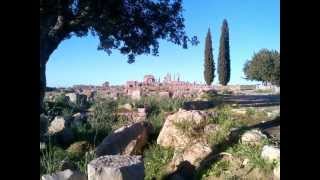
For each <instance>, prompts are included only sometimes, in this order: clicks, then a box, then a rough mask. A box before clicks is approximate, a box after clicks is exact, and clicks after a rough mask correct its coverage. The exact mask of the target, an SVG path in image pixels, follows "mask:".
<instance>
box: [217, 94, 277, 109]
mask: <svg viewBox="0 0 320 180" xmlns="http://www.w3.org/2000/svg"><path fill="white" fill-rule="evenodd" d="M223 99H224V100H223V101H224V102H226V103H234V104H238V105H239V106H241V107H248V106H251V107H262V106H275V105H280V95H225V96H224V97H223Z"/></svg>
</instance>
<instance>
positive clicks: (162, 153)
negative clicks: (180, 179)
mask: <svg viewBox="0 0 320 180" xmlns="http://www.w3.org/2000/svg"><path fill="white" fill-rule="evenodd" d="M172 157H173V150H172V149H169V148H163V147H160V146H159V145H157V144H152V145H151V146H149V148H148V149H147V150H146V151H145V152H144V166H145V178H144V179H145V180H154V179H156V180H160V179H162V178H163V177H164V175H165V170H164V169H165V165H167V164H168V163H169V162H170V161H171V159H172Z"/></svg>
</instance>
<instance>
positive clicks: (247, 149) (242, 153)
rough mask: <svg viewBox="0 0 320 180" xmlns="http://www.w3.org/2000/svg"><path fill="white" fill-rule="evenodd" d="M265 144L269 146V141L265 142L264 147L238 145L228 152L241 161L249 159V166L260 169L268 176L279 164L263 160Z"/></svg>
mask: <svg viewBox="0 0 320 180" xmlns="http://www.w3.org/2000/svg"><path fill="white" fill-rule="evenodd" d="M265 144H268V141H264V142H263V143H262V145H256V146H253V145H248V144H241V143H238V144H236V145H234V146H231V147H230V148H229V149H228V150H227V152H229V153H231V154H232V155H234V156H236V157H239V158H241V159H245V158H248V159H249V165H250V166H251V167H252V168H258V169H260V170H262V171H263V172H264V173H266V174H267V173H272V170H273V168H274V167H275V165H276V163H277V162H272V163H270V162H267V161H266V160H264V159H263V158H261V151H262V147H263V145H265Z"/></svg>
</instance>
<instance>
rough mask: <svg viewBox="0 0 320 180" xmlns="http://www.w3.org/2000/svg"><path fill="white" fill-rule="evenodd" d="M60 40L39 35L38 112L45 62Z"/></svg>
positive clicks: (41, 96)
mask: <svg viewBox="0 0 320 180" xmlns="http://www.w3.org/2000/svg"><path fill="white" fill-rule="evenodd" d="M60 42H61V40H60V41H53V40H51V39H49V38H48V37H40V113H43V110H44V109H43V108H44V106H43V99H44V95H45V91H46V87H47V86H46V64H47V62H48V60H49V57H50V55H51V54H52V53H53V51H54V50H55V49H56V48H57V47H58V45H59V43H60Z"/></svg>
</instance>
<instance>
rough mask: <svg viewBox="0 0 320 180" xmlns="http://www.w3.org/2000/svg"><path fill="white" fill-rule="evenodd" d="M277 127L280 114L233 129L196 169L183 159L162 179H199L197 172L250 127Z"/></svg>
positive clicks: (219, 157) (264, 128)
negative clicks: (266, 120) (267, 119)
mask: <svg viewBox="0 0 320 180" xmlns="http://www.w3.org/2000/svg"><path fill="white" fill-rule="evenodd" d="M277 127H280V116H278V117H276V118H275V119H273V120H271V121H268V122H264V123H259V124H255V125H252V126H246V127H242V128H240V129H237V130H234V131H232V132H231V134H230V137H229V138H228V139H226V140H225V141H223V142H221V143H219V144H217V145H215V146H214V147H212V149H213V151H212V153H211V154H209V155H208V156H207V157H206V158H204V159H203V160H202V161H201V162H200V166H199V168H197V169H196V168H195V167H194V166H193V165H191V164H190V162H188V161H183V162H181V163H180V164H179V166H178V169H177V171H175V172H173V173H171V174H168V175H166V176H165V177H164V178H163V179H162V180H199V179H200V176H199V173H200V172H201V171H203V170H205V169H207V168H208V167H209V166H211V165H212V164H214V163H216V162H218V161H219V160H220V159H221V158H222V156H219V153H221V152H225V151H226V150H227V149H228V147H230V146H233V145H235V144H236V143H238V142H239V139H240V137H241V134H242V133H244V132H245V131H248V130H251V129H259V130H261V131H263V132H264V131H268V130H270V129H273V128H277ZM279 130H280V128H279ZM277 133H278V134H279V135H280V131H277ZM279 138H280V137H279Z"/></svg>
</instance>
